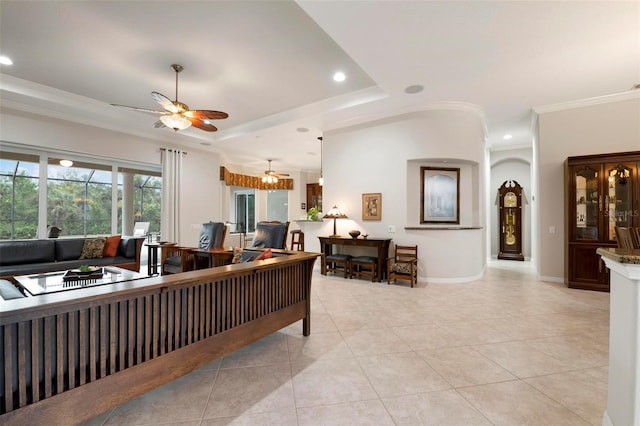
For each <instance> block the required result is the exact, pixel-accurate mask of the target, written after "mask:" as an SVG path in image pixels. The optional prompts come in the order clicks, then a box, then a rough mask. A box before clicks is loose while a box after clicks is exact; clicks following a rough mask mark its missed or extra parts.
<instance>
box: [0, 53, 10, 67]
mask: <svg viewBox="0 0 640 426" xmlns="http://www.w3.org/2000/svg"><path fill="white" fill-rule="evenodd" d="M0 64H2V65H13V61H12V60H11V58H9V57H8V56H4V55H0Z"/></svg>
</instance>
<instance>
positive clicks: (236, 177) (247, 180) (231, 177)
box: [220, 166, 293, 190]
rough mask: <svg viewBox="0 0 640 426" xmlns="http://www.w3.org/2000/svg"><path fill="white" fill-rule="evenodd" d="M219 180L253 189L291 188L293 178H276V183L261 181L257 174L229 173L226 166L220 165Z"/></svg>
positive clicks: (229, 184) (230, 184)
mask: <svg viewBox="0 0 640 426" xmlns="http://www.w3.org/2000/svg"><path fill="white" fill-rule="evenodd" d="M220 180H222V181H224V182H225V183H226V184H227V186H242V187H245V188H255V189H265V190H267V189H288V190H292V189H293V179H278V182H277V183H266V182H262V178H261V177H258V176H249V175H241V174H239V173H231V172H230V171H229V170H228V169H227V168H226V167H224V166H220Z"/></svg>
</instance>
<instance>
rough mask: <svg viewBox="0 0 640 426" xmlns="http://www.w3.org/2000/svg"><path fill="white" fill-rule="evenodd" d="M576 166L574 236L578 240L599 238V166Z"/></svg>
mask: <svg viewBox="0 0 640 426" xmlns="http://www.w3.org/2000/svg"><path fill="white" fill-rule="evenodd" d="M595 167H597V169H596V168H593V167H592V166H576V167H575V168H574V178H575V184H576V218H575V237H576V239H580V240H597V239H598V238H599V232H598V231H599V223H598V222H599V214H598V212H599V210H600V201H601V195H600V191H599V185H598V169H599V168H600V167H599V166H595Z"/></svg>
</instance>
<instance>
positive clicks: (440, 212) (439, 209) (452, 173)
mask: <svg viewBox="0 0 640 426" xmlns="http://www.w3.org/2000/svg"><path fill="white" fill-rule="evenodd" d="M420 223H455V224H459V223H460V169H459V168H445V167H442V168H440V167H420Z"/></svg>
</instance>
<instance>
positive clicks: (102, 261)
mask: <svg viewBox="0 0 640 426" xmlns="http://www.w3.org/2000/svg"><path fill="white" fill-rule="evenodd" d="M89 238H91V237H89ZM85 239H87V238H60V239H41V240H4V241H0V277H12V276H14V275H28V274H33V273H40V272H50V271H62V270H65V269H73V268H78V267H80V266H81V265H91V266H118V267H120V268H125V269H130V270H132V271H139V270H140V251H141V249H142V243H143V242H144V237H129V236H122V239H121V240H120V244H119V246H118V252H117V254H116V256H115V257H102V258H96V259H82V260H80V259H79V258H80V254H81V253H82V247H83V245H84V241H85Z"/></svg>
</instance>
